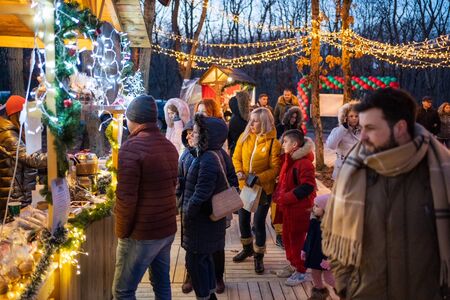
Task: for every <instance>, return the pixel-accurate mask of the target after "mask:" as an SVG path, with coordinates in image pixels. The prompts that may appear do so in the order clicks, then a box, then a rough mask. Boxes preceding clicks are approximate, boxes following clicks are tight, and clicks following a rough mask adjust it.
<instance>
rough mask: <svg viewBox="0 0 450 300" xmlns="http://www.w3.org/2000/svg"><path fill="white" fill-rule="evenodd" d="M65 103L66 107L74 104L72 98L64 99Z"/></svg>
mask: <svg viewBox="0 0 450 300" xmlns="http://www.w3.org/2000/svg"><path fill="white" fill-rule="evenodd" d="M63 103H64V107H65V108H69V107H71V106H72V100H70V99H66V100H64V102H63Z"/></svg>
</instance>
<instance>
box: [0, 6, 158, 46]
mask: <svg viewBox="0 0 450 300" xmlns="http://www.w3.org/2000/svg"><path fill="white" fill-rule="evenodd" d="M76 1H77V2H78V3H80V4H81V5H82V7H87V8H89V9H90V10H91V11H92V12H93V13H94V14H95V15H96V16H97V17H98V18H99V19H101V20H102V21H106V22H109V23H111V24H112V25H113V27H114V28H115V29H117V30H119V31H122V32H126V33H128V38H129V40H130V42H131V46H132V47H142V48H148V47H150V41H149V39H148V36H147V30H146V28H145V23H144V17H143V16H142V10H141V6H140V3H139V0H76ZM33 18H34V9H33V8H31V0H0V47H10V48H33V47H34V30H33V29H34V21H33ZM38 44H39V47H43V43H42V42H41V41H38ZM88 44H90V41H87V40H80V43H79V45H80V46H81V45H83V46H86V45H88Z"/></svg>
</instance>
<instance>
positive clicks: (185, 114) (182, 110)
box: [164, 98, 191, 127]
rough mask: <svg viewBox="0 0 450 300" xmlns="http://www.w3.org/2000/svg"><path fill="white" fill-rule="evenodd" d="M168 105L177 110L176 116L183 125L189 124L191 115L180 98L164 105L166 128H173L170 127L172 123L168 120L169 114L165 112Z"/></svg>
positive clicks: (186, 105)
mask: <svg viewBox="0 0 450 300" xmlns="http://www.w3.org/2000/svg"><path fill="white" fill-rule="evenodd" d="M169 105H174V106H175V107H176V108H177V110H178V116H179V117H180V119H181V120H182V121H183V124H186V123H187V122H189V120H190V116H191V113H190V111H189V105H188V104H187V103H186V102H185V101H183V100H182V99H180V98H171V99H169V100H168V101H167V102H166V104H165V105H164V118H165V119H166V123H167V126H169V127H173V125H172V126H170V124H172V122H171V120H170V119H169V114H168V112H167V109H168V107H169Z"/></svg>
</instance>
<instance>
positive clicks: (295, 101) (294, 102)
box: [277, 95, 300, 106]
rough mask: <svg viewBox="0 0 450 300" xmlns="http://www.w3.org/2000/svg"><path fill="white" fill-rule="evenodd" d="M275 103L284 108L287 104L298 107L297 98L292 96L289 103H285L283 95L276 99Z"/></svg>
mask: <svg viewBox="0 0 450 300" xmlns="http://www.w3.org/2000/svg"><path fill="white" fill-rule="evenodd" d="M277 103H278V104H280V105H282V106H286V105H287V104H290V105H294V106H299V105H300V102H298V98H297V96H295V95H292V101H291V103H287V102H286V100H285V99H284V97H283V95H281V96H280V97H278V102H277Z"/></svg>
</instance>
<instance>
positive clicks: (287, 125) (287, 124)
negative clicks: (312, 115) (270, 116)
mask: <svg viewBox="0 0 450 300" xmlns="http://www.w3.org/2000/svg"><path fill="white" fill-rule="evenodd" d="M293 114H297V118H296V121H295V123H294V124H291V117H292V115H293ZM302 121H303V116H302V111H301V110H300V107H298V106H293V107H291V108H289V109H288V110H287V111H286V113H285V114H284V116H283V120H282V122H281V123H280V124H278V125H277V126H276V128H277V139H279V138H281V136H282V135H283V133H284V132H285V131H287V130H290V129H298V130H301V131H303V129H302Z"/></svg>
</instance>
